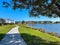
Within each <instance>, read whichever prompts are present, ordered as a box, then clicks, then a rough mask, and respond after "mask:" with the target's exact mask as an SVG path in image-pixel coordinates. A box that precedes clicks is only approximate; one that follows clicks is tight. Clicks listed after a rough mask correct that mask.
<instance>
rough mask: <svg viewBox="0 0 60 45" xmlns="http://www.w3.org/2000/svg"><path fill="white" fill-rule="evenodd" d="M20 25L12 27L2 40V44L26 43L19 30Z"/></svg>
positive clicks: (17, 44)
mask: <svg viewBox="0 0 60 45" xmlns="http://www.w3.org/2000/svg"><path fill="white" fill-rule="evenodd" d="M18 28H19V26H16V27H14V28H12V29H11V30H10V31H9V32H8V33H7V34H6V35H5V37H4V38H3V39H2V41H0V45H26V43H25V41H24V40H23V39H22V37H21V35H20V33H19V31H18Z"/></svg>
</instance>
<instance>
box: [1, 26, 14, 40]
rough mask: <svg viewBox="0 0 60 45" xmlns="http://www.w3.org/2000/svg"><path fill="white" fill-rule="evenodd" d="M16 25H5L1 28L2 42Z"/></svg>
mask: <svg viewBox="0 0 60 45" xmlns="http://www.w3.org/2000/svg"><path fill="white" fill-rule="evenodd" d="M14 26H15V25H3V26H0V40H2V38H3V37H4V36H5V34H6V33H7V32H8V31H10V30H11V29H12V28H13V27H14Z"/></svg>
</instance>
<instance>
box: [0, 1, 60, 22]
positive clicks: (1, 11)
mask: <svg viewBox="0 0 60 45" xmlns="http://www.w3.org/2000/svg"><path fill="white" fill-rule="evenodd" d="M2 1H9V0H0V18H6V19H12V20H15V21H22V20H25V21H47V20H48V21H60V18H48V17H43V16H40V18H38V17H29V11H28V10H26V9H24V10H23V11H20V10H15V11H14V10H12V9H11V8H3V7H2Z"/></svg>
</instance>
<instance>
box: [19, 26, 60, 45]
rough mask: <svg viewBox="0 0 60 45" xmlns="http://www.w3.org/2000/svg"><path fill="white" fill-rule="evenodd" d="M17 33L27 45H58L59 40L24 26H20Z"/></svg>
mask: <svg viewBox="0 0 60 45" xmlns="http://www.w3.org/2000/svg"><path fill="white" fill-rule="evenodd" d="M19 32H20V33H21V36H22V37H23V39H24V40H25V41H26V43H27V45H60V44H59V42H60V38H57V37H55V36H51V35H49V34H47V33H43V32H40V31H38V30H34V29H31V28H28V27H26V26H24V25H20V28H19Z"/></svg>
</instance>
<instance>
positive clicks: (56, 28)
mask: <svg viewBox="0 0 60 45" xmlns="http://www.w3.org/2000/svg"><path fill="white" fill-rule="evenodd" d="M29 26H32V27H34V28H43V29H45V31H47V32H56V33H58V34H60V24H29Z"/></svg>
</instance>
